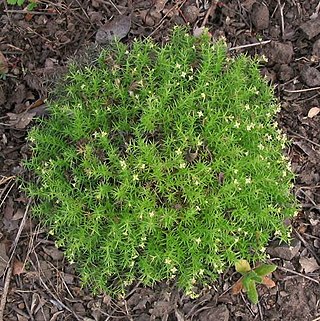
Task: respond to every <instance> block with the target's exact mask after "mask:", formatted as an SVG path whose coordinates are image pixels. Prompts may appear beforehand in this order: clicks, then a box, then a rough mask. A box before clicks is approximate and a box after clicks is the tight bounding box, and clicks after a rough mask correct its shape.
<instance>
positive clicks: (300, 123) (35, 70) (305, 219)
mask: <svg viewBox="0 0 320 321" xmlns="http://www.w3.org/2000/svg"><path fill="white" fill-rule="evenodd" d="M39 3H40V4H39V5H38V7H36V8H35V9H34V11H33V12H23V11H21V8H19V7H9V6H7V5H6V3H5V1H3V0H2V1H0V12H1V18H0V27H1V30H0V53H2V54H0V62H1V64H0V68H2V72H3V73H5V75H2V76H1V79H0V117H1V119H0V208H1V212H0V213H1V222H0V258H1V260H0V275H1V280H0V287H1V291H2V298H1V303H0V316H1V315H2V314H3V318H2V320H12V321H15V320H18V321H24V320H36V321H40V320H50V321H55V320H86V321H91V320H96V321H98V320H99V321H100V320H138V321H143V320H178V321H182V320H203V321H204V320H206V321H210V320H217V321H227V320H232V321H233V320H288V321H289V320H320V319H318V316H319V315H320V311H319V299H320V287H319V282H320V277H319V265H320V251H319V248H320V216H319V210H320V176H319V175H320V170H319V169H320V168H319V155H320V154H319V153H320V126H319V121H320V118H319V117H320V114H317V113H318V112H319V111H320V109H319V108H320V101H319V90H320V71H319V70H318V69H319V59H320V16H319V14H320V12H319V11H320V3H319V2H318V1H313V0H310V1H299V0H288V1H283V0H280V1H277V0H266V1H255V0H246V1H237V0H229V1H228V0H225V1H221V2H211V1H205V0H203V1H202V0H180V1H168V0H153V1H151V0H149V1H148V0H146V1H133V0H132V1H129V0H128V1H127V0H122V1H115V0H114V1H111V0H110V1H107V0H91V1H90V0H74V1H72V0H65V1H57V2H55V3H51V2H50V1H47V0H44V1H39ZM119 15H125V16H130V17H131V21H130V25H129V27H130V31H129V33H128V34H127V36H126V37H125V38H124V39H123V40H124V41H126V42H129V41H130V40H132V39H133V38H134V37H137V36H152V37H154V38H155V39H156V40H157V41H163V39H165V37H166V35H167V33H168V30H169V29H170V28H171V27H172V26H173V25H176V24H187V23H188V24H189V25H190V27H192V28H193V29H194V32H195V33H196V32H198V29H197V28H199V27H201V26H203V25H206V26H207V27H208V28H209V29H210V32H211V33H212V34H213V36H214V37H218V36H225V37H226V38H227V42H228V45H229V47H230V52H231V53H238V52H247V53H249V54H255V53H258V54H264V55H265V56H266V57H267V58H268V62H266V63H265V65H264V66H262V73H263V74H264V75H265V76H266V77H268V79H269V80H270V81H271V82H272V83H273V84H274V86H275V90H276V93H277V95H278V97H279V98H280V101H281V106H282V112H281V114H280V116H279V123H280V125H281V127H282V128H283V130H284V131H285V132H286V133H287V134H288V136H289V137H291V138H292V140H293V144H292V146H291V147H290V149H289V150H288V155H289V157H290V159H291V160H292V167H293V169H294V171H295V172H296V173H297V179H296V182H295V188H294V192H295V193H296V196H297V198H298V200H299V201H300V202H301V204H302V208H303V211H301V212H300V213H299V216H298V217H297V218H296V219H295V220H294V222H292V226H293V237H294V241H293V243H292V246H290V247H288V246H279V245H278V244H277V243H276V242H275V241H273V242H271V244H270V247H269V248H268V252H269V253H270V256H271V259H272V260H273V262H275V263H276V264H278V265H279V268H278V270H277V271H276V272H275V273H274V275H273V278H274V280H275V281H276V282H277V286H276V287H275V288H272V289H266V288H259V292H260V303H259V305H258V306H252V305H250V303H249V302H248V301H247V299H246V297H244V296H242V295H240V296H232V295H231V291H230V287H231V286H232V285H233V284H234V283H235V281H236V280H237V279H238V277H239V276H238V275H236V274H235V273H234V270H232V269H230V270H229V271H226V272H225V274H223V275H221V277H220V279H219V280H218V281H217V282H215V283H214V284H212V288H211V289H207V290H206V291H204V293H203V294H202V295H201V296H200V297H199V298H197V299H191V298H189V297H186V296H185V295H183V293H181V292H180V291H178V290H177V288H176V287H175V285H174V284H159V285H157V286H155V287H154V288H153V289H150V288H144V287H142V286H140V285H139V284H137V285H136V286H135V287H134V288H132V289H129V290H128V293H127V295H126V297H125V298H119V299H118V300H116V299H112V298H110V297H108V296H104V295H100V296H96V297H93V296H92V295H91V294H90V293H89V292H88V291H87V290H86V289H81V287H80V283H79V280H78V277H77V275H76V274H75V267H74V266H73V265H70V264H68V263H67V262H66V261H65V260H64V257H63V253H62V252H61V251H59V250H58V249H56V248H55V247H54V241H53V240H52V239H50V238H48V234H47V231H46V230H45V229H44V228H43V227H42V226H41V225H39V224H38V223H37V222H35V221H32V220H31V219H30V215H29V214H30V213H29V207H30V201H29V200H28V199H26V198H25V197H24V196H23V195H22V194H21V193H20V191H19V182H18V181H17V176H19V175H20V174H24V175H27V173H24V172H23V168H22V166H21V161H22V160H23V159H24V158H25V157H27V155H28V153H29V151H28V147H27V144H26V142H25V136H26V133H27V130H28V129H29V127H30V123H31V121H32V119H33V117H34V116H35V115H39V114H41V113H43V112H45V103H44V100H45V98H46V95H47V88H48V85H50V84H52V82H53V79H54V75H56V74H59V73H60V72H62V71H63V70H64V68H65V66H66V63H67V61H68V59H69V58H70V57H74V56H75V55H78V57H79V56H81V54H79V51H81V50H83V48H84V47H88V46H91V44H93V43H94V41H95V36H96V33H97V31H98V30H100V31H101V30H102V31H103V30H104V31H106V29H103V28H106V26H105V27H102V26H104V24H105V23H106V22H107V21H108V20H110V19H111V18H112V17H115V18H116V17H117V16H119ZM126 21H127V20H126ZM101 27H102V29H101ZM120 28H122V29H121V30H120V32H123V33H124V34H126V33H127V32H126V30H125V29H126V27H125V26H124V25H123V24H120ZM259 41H263V42H262V43H263V45H258V44H257V43H258V42H259ZM239 46H240V48H238V49H237V47H239ZM87 59H88V58H87ZM89 59H90V55H89ZM288 223H290V222H288ZM0 320H1V318H0Z"/></svg>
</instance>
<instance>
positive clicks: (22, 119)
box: [7, 112, 36, 129]
mask: <svg viewBox="0 0 320 321" xmlns="http://www.w3.org/2000/svg"><path fill="white" fill-rule="evenodd" d="M7 116H8V117H9V118H10V122H9V124H10V126H12V127H14V128H17V129H24V128H26V127H27V126H28V125H29V124H30V123H31V121H32V119H33V118H34V117H35V116H36V113H35V112H24V113H21V114H14V113H7Z"/></svg>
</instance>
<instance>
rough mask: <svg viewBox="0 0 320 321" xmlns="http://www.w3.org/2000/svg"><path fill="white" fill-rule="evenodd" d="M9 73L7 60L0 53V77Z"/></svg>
mask: <svg viewBox="0 0 320 321" xmlns="http://www.w3.org/2000/svg"><path fill="white" fill-rule="evenodd" d="M8 71H9V68H8V63H7V59H6V58H5V56H4V55H3V53H2V52H1V51H0V75H1V74H6V73H7V72H8Z"/></svg>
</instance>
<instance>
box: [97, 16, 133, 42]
mask: <svg viewBox="0 0 320 321" xmlns="http://www.w3.org/2000/svg"><path fill="white" fill-rule="evenodd" d="M130 28H131V16H124V15H119V16H116V17H115V18H113V19H112V20H111V21H108V22H107V23H106V24H104V25H103V26H102V27H100V28H99V30H98V31H97V34H96V42H97V43H98V44H99V45H105V44H108V43H110V42H112V41H114V40H115V39H117V40H121V39H122V38H124V37H125V36H126V35H127V34H128V32H129V30H130Z"/></svg>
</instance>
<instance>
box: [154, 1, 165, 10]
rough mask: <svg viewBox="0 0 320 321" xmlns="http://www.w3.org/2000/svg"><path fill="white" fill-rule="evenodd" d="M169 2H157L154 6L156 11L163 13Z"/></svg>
mask: <svg viewBox="0 0 320 321" xmlns="http://www.w3.org/2000/svg"><path fill="white" fill-rule="evenodd" d="M167 2H168V0H156V1H155V4H154V8H155V10H156V11H157V12H158V13H159V12H161V11H162V10H163V9H164V7H165V6H166V3H167Z"/></svg>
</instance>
